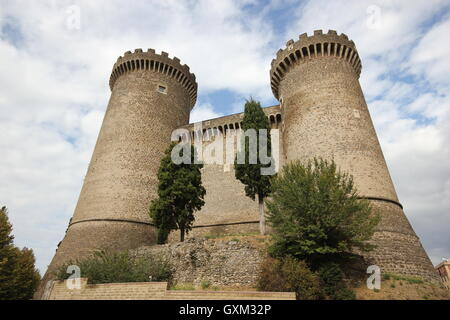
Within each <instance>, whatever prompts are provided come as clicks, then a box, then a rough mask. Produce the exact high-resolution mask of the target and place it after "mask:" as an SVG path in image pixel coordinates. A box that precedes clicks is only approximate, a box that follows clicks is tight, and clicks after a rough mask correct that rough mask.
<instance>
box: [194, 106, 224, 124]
mask: <svg viewBox="0 0 450 320" xmlns="http://www.w3.org/2000/svg"><path fill="white" fill-rule="evenodd" d="M223 115H224V114H222V113H218V112H216V111H214V108H213V106H212V105H211V104H209V103H205V104H202V105H197V106H196V107H195V108H194V109H193V110H192V112H191V115H190V119H189V122H190V123H195V122H200V121H204V120H208V119H214V118H218V117H221V116H223Z"/></svg>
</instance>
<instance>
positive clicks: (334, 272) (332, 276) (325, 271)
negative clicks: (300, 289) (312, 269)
mask: <svg viewBox="0 0 450 320" xmlns="http://www.w3.org/2000/svg"><path fill="white" fill-rule="evenodd" d="M319 276H320V279H321V281H322V292H323V293H324V295H325V296H326V297H327V298H329V299H333V300H354V299H356V296H355V293H354V292H353V291H352V290H350V289H349V288H347V287H346V286H345V283H344V281H343V280H344V273H343V272H342V269H341V267H340V266H339V264H337V263H334V262H331V263H328V264H324V265H323V266H322V267H321V268H320V269H319Z"/></svg>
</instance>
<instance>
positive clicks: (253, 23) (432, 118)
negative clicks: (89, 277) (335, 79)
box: [0, 0, 450, 273]
mask: <svg viewBox="0 0 450 320" xmlns="http://www.w3.org/2000/svg"><path fill="white" fill-rule="evenodd" d="M125 3H126V4H125ZM317 29H322V30H323V31H324V32H326V31H328V29H332V30H337V31H338V32H339V33H345V34H347V35H348V36H349V38H350V39H352V40H354V42H355V44H356V46H357V49H358V52H359V55H360V57H361V60H362V66H363V67H362V73H361V78H360V82H361V86H362V89H363V91H364V94H365V97H366V101H367V103H368V106H369V110H370V112H371V115H372V118H373V122H374V125H375V127H376V130H377V134H378V137H379V139H380V143H381V146H382V149H383V151H384V155H385V158H386V161H387V164H388V167H389V169H390V172H391V176H392V178H393V181H394V184H395V186H396V190H397V192H398V195H399V199H400V201H401V203H402V204H403V205H404V209H405V212H406V215H407V217H408V218H409V220H410V222H411V224H412V226H413V228H414V229H415V231H416V233H417V235H418V236H419V237H420V239H421V241H422V244H423V245H424V247H425V249H426V251H427V252H428V254H429V256H430V258H431V259H432V261H433V263H434V264H437V263H439V262H440V261H441V259H442V258H444V257H446V258H450V232H449V226H450V164H449V163H450V162H449V159H450V141H449V139H448V137H449V136H450V121H449V120H450V76H449V75H450V59H449V58H450V41H448V39H449V34H450V2H449V1H448V0H447V1H445V0H424V1H417V0H409V1H404V0H400V1H394V0H390V1H387V0H386V1H376V0H370V1H361V0H334V1H328V0H327V1H326V0H314V1H293V0H276V1H254V0H244V1H233V0H215V1H211V0H198V1H196V0H186V1H173V0H169V1H168V0H161V1H144V0H142V1H137V0H129V1H127V2H124V1H119V0H96V1H87V0H86V1H81V0H80V1H76V0H72V1H66V0H54V1H37V0H36V1H28V0H11V1H9V0H0V66H1V72H0V149H1V151H2V155H1V157H0V180H1V182H2V183H0V205H5V206H7V207H8V209H9V218H10V221H11V222H12V224H13V228H14V231H13V232H14V235H15V244H16V245H17V246H19V247H23V246H26V247H28V248H32V249H33V250H34V252H35V255H36V258H37V266H38V268H39V269H40V271H41V273H43V272H45V269H46V267H47V265H48V264H49V262H50V260H51V258H52V257H53V255H54V253H55V249H56V245H57V244H58V242H59V241H60V240H62V238H63V237H64V232H65V230H66V228H67V225H68V222H69V219H70V217H71V216H72V214H73V211H74V208H75V205H76V202H77V200H78V195H79V192H80V190H81V185H82V182H83V178H84V176H85V174H86V170H87V166H88V163H89V160H90V157H91V155H92V151H93V148H94V145H95V142H96V138H97V135H98V132H99V129H100V125H101V121H102V119H103V115H104V112H105V110H106V106H107V103H108V99H109V96H110V89H109V87H108V80H109V76H110V72H111V69H112V66H113V64H114V62H115V61H116V59H117V57H118V56H120V55H122V54H123V53H124V52H125V51H128V50H134V49H136V48H142V49H144V50H146V49H147V48H153V49H155V50H156V51H157V52H161V51H166V52H168V53H169V56H170V57H173V56H177V57H179V58H180V59H181V61H182V63H186V64H187V65H189V67H190V70H191V71H192V72H193V73H195V75H196V77H197V81H198V85H199V89H198V101H197V104H196V106H195V108H194V109H193V111H192V113H191V122H194V121H199V120H204V119H208V118H214V117H219V116H222V115H227V114H231V113H236V112H241V111H243V105H244V101H245V99H246V98H249V97H250V96H252V97H253V98H255V99H257V100H260V101H261V103H262V105H264V106H271V105H275V104H277V101H276V100H275V99H274V97H273V95H272V92H271V90H270V86H269V69H270V62H271V60H272V59H273V58H274V57H275V54H276V52H277V50H278V49H280V48H284V47H285V43H286V42H287V41H288V40H289V39H294V40H297V39H298V36H299V35H300V34H302V33H304V32H307V33H308V34H309V35H311V34H312V33H313V31H314V30H317Z"/></svg>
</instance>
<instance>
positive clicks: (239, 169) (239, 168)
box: [234, 99, 273, 234]
mask: <svg viewBox="0 0 450 320" xmlns="http://www.w3.org/2000/svg"><path fill="white" fill-rule="evenodd" d="M242 129H243V130H244V132H245V131H247V130H249V129H254V130H255V131H256V133H257V134H256V138H257V142H258V143H257V145H256V146H255V148H250V144H249V138H248V137H246V136H245V135H243V136H242V139H241V148H240V151H239V152H238V153H237V155H236V158H235V164H234V166H235V176H236V179H238V180H239V181H241V182H242V183H243V184H244V186H245V194H246V195H247V196H248V197H250V198H251V199H252V200H255V198H256V197H258V204H259V214H260V232H261V234H265V229H266V223H265V216H264V199H265V198H266V197H267V196H268V195H269V194H270V191H271V187H270V178H271V176H270V175H263V174H262V173H261V168H270V166H271V164H272V163H273V159H272V161H270V163H269V164H263V163H261V156H260V155H262V156H263V157H271V156H272V147H271V137H270V124H269V120H268V119H267V116H266V114H265V113H264V111H263V110H262V108H261V104H260V103H259V102H256V101H255V100H253V99H250V100H248V101H247V102H246V103H245V111H244V118H243V120H242ZM261 129H265V130H267V131H266V132H267V135H265V136H264V138H265V140H266V142H264V141H261V142H260V135H259V132H260V131H259V130H261ZM255 153H256V154H255ZM252 156H253V157H255V156H256V162H257V163H256V164H251V163H250V159H251V157H252ZM238 159H245V161H244V163H241V164H239V163H238V162H239V161H238Z"/></svg>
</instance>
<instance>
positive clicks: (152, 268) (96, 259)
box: [56, 250, 172, 284]
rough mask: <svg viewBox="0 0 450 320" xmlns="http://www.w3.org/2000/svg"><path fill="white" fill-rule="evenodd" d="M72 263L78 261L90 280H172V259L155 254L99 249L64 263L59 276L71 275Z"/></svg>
mask: <svg viewBox="0 0 450 320" xmlns="http://www.w3.org/2000/svg"><path fill="white" fill-rule="evenodd" d="M69 265H77V266H78V267H79V268H80V271H81V277H83V278H88V281H89V283H92V284H98V283H121V282H148V281H168V282H171V280H172V270H171V265H170V263H169V261H168V260H167V259H166V258H165V257H163V256H161V255H156V254H153V255H151V256H147V257H145V258H133V257H131V256H130V254H129V253H128V252H110V251H103V250H102V251H96V252H94V253H93V255H91V256H89V257H87V258H85V259H82V260H79V261H76V262H69V263H66V264H65V265H63V266H61V267H60V268H59V270H58V271H57V273H56V278H57V279H59V280H65V279H68V278H69V276H70V274H68V273H67V267H68V266H69Z"/></svg>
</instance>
